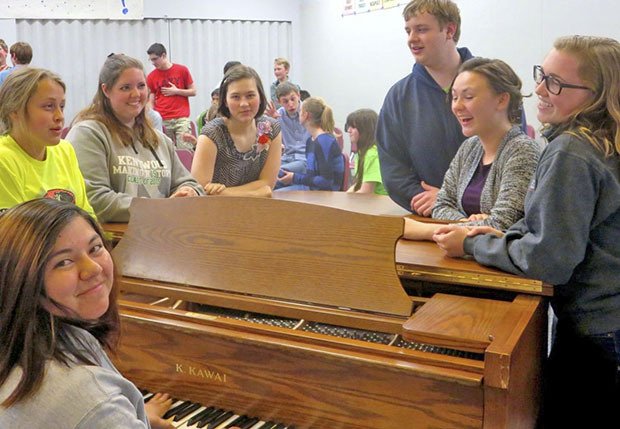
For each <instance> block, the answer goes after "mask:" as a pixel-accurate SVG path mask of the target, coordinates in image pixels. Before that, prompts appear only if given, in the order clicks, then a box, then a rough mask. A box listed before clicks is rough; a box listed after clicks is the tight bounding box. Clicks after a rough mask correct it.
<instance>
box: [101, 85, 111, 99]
mask: <svg viewBox="0 0 620 429" xmlns="http://www.w3.org/2000/svg"><path fill="white" fill-rule="evenodd" d="M101 91H103V95H105V96H106V97H107V98H110V93H109V91H108V86H107V85H106V84H105V83H102V84H101Z"/></svg>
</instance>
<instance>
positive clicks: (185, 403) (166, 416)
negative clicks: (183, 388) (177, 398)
mask: <svg viewBox="0 0 620 429" xmlns="http://www.w3.org/2000/svg"><path fill="white" fill-rule="evenodd" d="M190 405H192V402H191V401H183V402H181V403H180V404H178V405H175V406H173V407H172V408H170V409H169V410H168V411H166V412H165V413H164V415H163V416H162V419H164V420H168V419H169V418H170V417H172V416H175V415H176V414H177V413H178V412H180V411H183V410H184V409H185V408H187V407H189V406H190Z"/></svg>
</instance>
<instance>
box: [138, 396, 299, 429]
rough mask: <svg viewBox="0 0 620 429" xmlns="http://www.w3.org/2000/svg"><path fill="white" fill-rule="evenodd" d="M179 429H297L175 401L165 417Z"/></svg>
mask: <svg viewBox="0 0 620 429" xmlns="http://www.w3.org/2000/svg"><path fill="white" fill-rule="evenodd" d="M143 396H144V402H145V403H146V402H148V401H149V400H150V399H151V398H152V397H153V393H150V392H144V391H143ZM163 418H164V419H165V420H170V421H171V422H172V425H173V426H174V427H175V428H177V429H199V428H204V429H228V428H233V427H237V428H240V429H295V427H294V426H287V425H285V424H283V423H279V422H273V421H265V420H262V419H260V418H258V417H251V416H247V415H244V414H236V413H235V412H234V411H230V410H225V409H222V408H218V407H215V406H205V405H202V404H199V403H197V402H192V401H183V400H174V402H173V404H172V406H171V407H170V409H169V410H168V411H167V412H166V413H165V414H164V415H163Z"/></svg>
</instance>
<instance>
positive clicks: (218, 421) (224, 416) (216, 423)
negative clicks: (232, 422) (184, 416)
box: [207, 411, 235, 429]
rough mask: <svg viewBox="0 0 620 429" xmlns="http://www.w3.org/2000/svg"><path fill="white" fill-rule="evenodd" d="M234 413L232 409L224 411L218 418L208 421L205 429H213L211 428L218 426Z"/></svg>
mask: <svg viewBox="0 0 620 429" xmlns="http://www.w3.org/2000/svg"><path fill="white" fill-rule="evenodd" d="M234 415H235V413H233V412H232V411H226V412H225V413H224V414H222V415H220V416H219V417H218V418H216V419H215V420H213V421H212V422H211V423H209V426H207V429H213V428H216V427H218V426H219V425H221V424H222V423H224V422H225V421H226V420H228V419H229V418H231V417H232V416H234Z"/></svg>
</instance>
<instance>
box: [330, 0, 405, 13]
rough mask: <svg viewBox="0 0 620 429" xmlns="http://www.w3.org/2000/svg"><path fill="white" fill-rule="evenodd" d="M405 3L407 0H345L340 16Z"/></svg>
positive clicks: (388, 7)
mask: <svg viewBox="0 0 620 429" xmlns="http://www.w3.org/2000/svg"><path fill="white" fill-rule="evenodd" d="M407 3H409V0H345V1H344V9H343V11H342V16H346V15H357V14H360V13H366V12H374V11H377V10H381V9H390V8H393V7H396V6H399V5H405V4H407Z"/></svg>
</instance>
